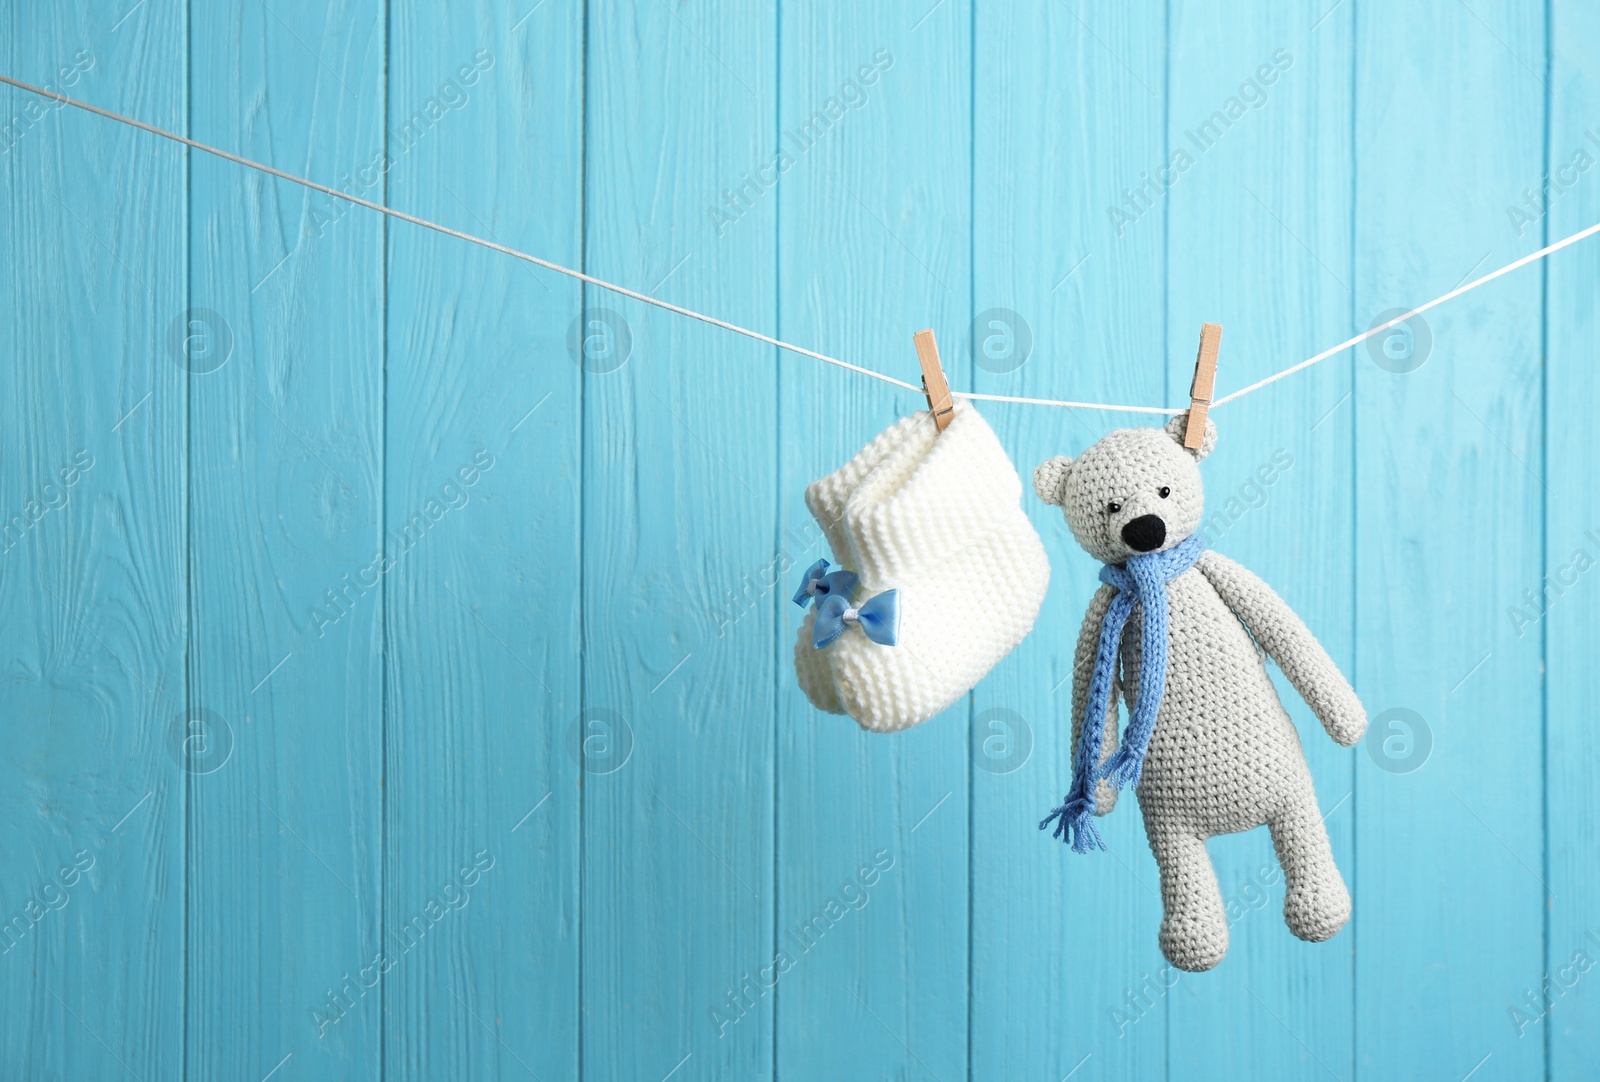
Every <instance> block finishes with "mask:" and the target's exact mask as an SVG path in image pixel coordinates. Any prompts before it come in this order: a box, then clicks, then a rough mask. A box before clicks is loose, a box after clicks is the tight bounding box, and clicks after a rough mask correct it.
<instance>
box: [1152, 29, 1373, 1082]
mask: <svg viewBox="0 0 1600 1082" xmlns="http://www.w3.org/2000/svg"><path fill="white" fill-rule="evenodd" d="M1329 6H1330V5H1318V4H1316V3H1304V4H1293V5H1287V6H1285V5H1281V4H1261V5H1260V6H1259V7H1257V8H1255V9H1254V10H1253V14H1251V15H1248V16H1243V15H1242V13H1241V12H1239V11H1238V10H1237V9H1235V10H1232V11H1229V12H1228V13H1226V14H1224V13H1221V12H1219V11H1217V10H1216V9H1215V8H1212V7H1210V6H1208V5H1204V4H1179V5H1175V6H1174V8H1173V11H1172V19H1173V21H1172V34H1173V38H1174V40H1177V41H1182V42H1183V43H1184V47H1183V48H1182V49H1181V50H1177V51H1175V52H1174V54H1173V65H1172V91H1171V93H1172V99H1171V101H1172V112H1171V114H1170V116H1169V119H1168V125H1167V133H1168V135H1167V138H1168V145H1169V147H1170V150H1171V152H1172V153H1174V154H1176V153H1177V152H1178V151H1179V150H1180V149H1183V150H1185V151H1187V152H1188V153H1190V154H1191V155H1193V157H1194V164H1193V166H1191V167H1190V168H1189V169H1188V170H1187V172H1182V173H1180V175H1179V179H1178V180H1177V182H1176V183H1175V184H1174V185H1173V186H1172V189H1171V191H1170V193H1169V194H1168V195H1167V197H1166V198H1167V200H1168V201H1169V203H1170V206H1169V210H1168V214H1169V220H1168V252H1167V270H1168V281H1169V289H1168V304H1167V356H1168V357H1169V358H1170V360H1169V369H1168V371H1169V376H1168V388H1169V393H1170V395H1171V397H1172V398H1173V399H1174V400H1175V401H1179V402H1181V401H1182V400H1183V398H1184V396H1185V394H1186V392H1187V389H1188V387H1189V380H1190V376H1191V374H1192V372H1193V361H1192V359H1191V352H1190V351H1191V350H1192V349H1193V348H1194V347H1193V342H1194V340H1195V336H1196V334H1197V333H1198V331H1199V324H1200V322H1201V321H1202V320H1214V321H1217V322H1220V323H1221V324H1222V325H1223V326H1224V327H1225V328H1226V333H1225V334H1224V335H1223V339H1222V355H1221V360H1220V362H1219V369H1218V380H1219V383H1218V390H1219V392H1221V393H1225V392H1226V391H1227V390H1230V389H1232V388H1235V387H1241V386H1244V385H1245V384H1248V383H1253V382H1255V381H1256V380H1258V379H1260V378H1262V377H1263V376H1266V375H1269V374H1271V373H1272V372H1274V371H1277V370H1278V369H1280V368H1283V367H1285V366H1286V365H1287V364H1288V363H1291V362H1292V361H1293V360H1294V359H1296V358H1300V357H1306V356H1309V355H1311V354H1313V353H1315V352H1317V351H1318V350H1320V349H1322V348H1324V347H1325V346H1326V344H1328V343H1330V342H1337V341H1339V340H1340V339H1342V338H1346V337H1348V336H1349V335H1350V333H1351V330H1350V325H1349V324H1350V310H1351V305H1352V303H1353V296H1352V293H1351V289H1352V285H1351V249H1350V244H1351V238H1350V198H1351V194H1350V185H1349V178H1348V175H1347V174H1346V172H1345V168H1344V167H1345V165H1346V163H1348V161H1349V160H1350V152H1351V147H1350V115H1351V114H1350V104H1351V103H1350V95H1351V84H1350V63H1349V16H1350V12H1349V11H1348V10H1343V9H1341V10H1340V11H1335V12H1334V13H1333V14H1332V15H1331V16H1330V17H1329V18H1328V19H1327V20H1326V21H1325V22H1323V23H1321V25H1317V23H1318V19H1319V17H1320V16H1321V15H1322V14H1323V13H1325V12H1326V11H1327V10H1328V7H1329ZM1313 27H1315V29H1313ZM1263 69H1265V71H1264V72H1263ZM1241 107H1242V112H1241ZM1219 113H1220V114H1221V117H1222V122H1219V121H1218V120H1217V115H1218V114H1219ZM1267 282H1270V283H1272V288H1271V289H1266V288H1260V287H1251V286H1250V285H1249V284H1250V283H1267ZM1350 387H1351V376H1350V360H1349V358H1348V357H1345V358H1340V359H1339V360H1336V361H1329V362H1328V363H1327V364H1325V365H1323V366H1322V367H1320V368H1318V369H1315V370H1313V371H1310V372H1306V373H1304V374H1303V375H1302V378H1300V379H1298V380H1296V381H1294V382H1293V383H1287V382H1286V383H1285V384H1282V385H1278V386H1275V387H1274V388H1273V393H1271V394H1270V395H1269V394H1266V393H1263V394H1259V395H1256V396H1253V397H1250V398H1246V399H1243V400H1241V401H1238V402H1235V403H1230V404H1228V405H1226V406H1223V407H1222V408H1221V409H1218V410H1217V411H1216V412H1215V414H1214V415H1213V417H1212V419H1213V420H1214V421H1215V422H1216V424H1217V431H1218V434H1217V446H1216V450H1215V452H1214V453H1213V454H1211V455H1210V456H1209V457H1207V458H1206V460H1205V462H1204V463H1202V465H1201V472H1202V473H1203V474H1204V475H1205V481H1206V511H1207V515H1206V519H1205V524H1206V540H1207V544H1208V545H1209V546H1210V547H1212V548H1214V549H1216V550H1217V551H1219V552H1221V553H1223V554H1225V555H1227V556H1229V557H1232V558H1233V559H1236V560H1239V561H1240V562H1241V563H1243V564H1244V565H1245V566H1246V567H1249V568H1250V569H1251V570H1252V571H1254V572H1255V573H1257V574H1258V575H1261V576H1262V577H1263V578H1264V579H1265V580H1266V581H1267V582H1269V583H1271V584H1272V586H1273V587H1274V588H1275V589H1276V590H1277V591H1278V592H1279V593H1280V594H1281V595H1282V596H1283V598H1284V599H1285V600H1286V601H1287V602H1288V603H1289V605H1290V607H1292V608H1293V609H1294V610H1295V611H1296V612H1297V613H1298V614H1299V615H1300V617H1301V619H1303V620H1304V621H1305V622H1306V624H1307V625H1308V626H1309V627H1310V628H1311V629H1312V632H1313V633H1314V634H1315V635H1316V636H1317V637H1318V639H1319V640H1321V642H1322V644H1323V645H1324V646H1325V647H1327V649H1328V651H1329V653H1330V654H1332V655H1333V657H1334V659H1335V660H1336V661H1337V662H1338V663H1339V664H1340V666H1341V667H1343V669H1344V671H1345V672H1346V673H1351V672H1352V661H1353V660H1354V658H1353V653H1352V642H1351V626H1352V604H1353V602H1354V594H1353V588H1352V583H1353V581H1354V580H1353V565H1352V561H1353V558H1354V553H1353V550H1352V543H1353V542H1352V535H1351V530H1350V518H1351V513H1352V511H1353V503H1352V491H1353V490H1352V484H1351V481H1352V473H1351V469H1352V467H1351V458H1350V426H1351V419H1352V416H1353V411H1352V410H1351V409H1350V404H1349V402H1348V401H1346V400H1345V399H1346V396H1347V395H1348V394H1349V392H1350ZM1272 669H1273V673H1274V676H1275V677H1277V681H1276V682H1277V685H1278V694H1279V698H1280V699H1282V701H1283V703H1284V704H1285V706H1286V707H1288V709H1289V712H1290V716H1291V717H1292V718H1293V719H1294V722H1295V727H1296V729H1297V730H1298V731H1299V734H1300V742H1301V745H1302V747H1303V748H1304V749H1305V753H1306V761H1307V763H1308V764H1309V765H1310V768H1311V775H1312V778H1313V779H1314V784H1315V786H1316V791H1317V798H1318V802H1319V804H1320V805H1321V807H1322V810H1323V812H1324V813H1325V814H1326V815H1327V819H1326V824H1327V828H1328V833H1329V836H1330V838H1331V840H1332V842H1333V847H1334V859H1335V860H1336V861H1337V863H1338V865H1339V868H1340V871H1341V873H1342V874H1343V875H1344V877H1345V880H1346V883H1347V885H1348V884H1353V883H1355V881H1356V861H1355V853H1354V848H1353V844H1352V842H1353V824H1354V822H1355V815H1356V812H1357V810H1358V808H1357V806H1356V802H1355V800H1354V797H1353V796H1352V789H1353V783H1354V769H1355V761H1356V757H1357V756H1358V755H1361V754H1362V752H1361V750H1360V749H1359V748H1357V749H1355V750H1353V751H1352V750H1349V749H1346V748H1341V747H1339V746H1338V745H1337V744H1336V743H1334V742H1333V740H1331V739H1330V738H1329V737H1328V735H1327V733H1326V732H1325V731H1324V730H1323V728H1322V725H1321V723H1320V722H1318V721H1317V719H1316V717H1315V716H1314V715H1313V714H1312V713H1311V711H1310V710H1309V709H1308V708H1307V706H1306V704H1305V702H1304V700H1302V699H1301V698H1300V696H1299V695H1298V694H1297V693H1296V692H1295V690H1294V689H1293V688H1292V687H1291V686H1289V684H1288V682H1287V681H1285V680H1283V679H1282V678H1281V674H1280V673H1278V672H1277V668H1276V666H1275V665H1274V666H1273V667H1272ZM1364 690H1365V688H1364V686H1363V685H1361V684H1359V683H1358V684H1357V691H1358V693H1360V692H1363V691H1364ZM1369 700H1370V696H1369ZM1208 848H1209V850H1210V852H1211V855H1212V862H1213V864H1214V865H1215V867H1216V871H1217V880H1218V883H1219V884H1220V886H1221V889H1222V895H1223V898H1224V900H1225V902H1226V904H1227V906H1228V907H1229V913H1230V919H1231V920H1232V925H1231V927H1230V939H1231V944H1230V947H1229V953H1228V958H1227V961H1226V962H1225V963H1224V964H1223V965H1221V966H1218V967H1217V969H1215V970H1214V971H1212V972H1210V973H1204V974H1197V975H1192V976H1185V977H1184V978H1183V980H1182V983H1181V984H1180V985H1179V986H1178V987H1176V988H1174V989H1173V990H1172V991H1171V992H1170V993H1168V995H1167V997H1166V998H1167V1003H1168V1007H1169V1010H1170V1012H1171V1013H1170V1021H1171V1030H1170V1032H1171V1048H1170V1053H1169V1055H1170V1062H1171V1063H1174V1064H1179V1063H1188V1062H1200V1063H1216V1062H1230V1063H1233V1064H1236V1065H1237V1069H1239V1070H1241V1071H1242V1072H1243V1073H1245V1074H1246V1075H1248V1076H1250V1077H1257V1078H1282V1079H1289V1078H1299V1079H1306V1080H1308V1082H1309V1080H1312V1079H1322V1080H1326V1079H1327V1078H1329V1076H1330V1073H1331V1074H1332V1075H1334V1076H1337V1077H1341V1078H1342V1077H1348V1076H1349V1074H1350V1073H1351V1069H1352V1064H1351V1057H1352V1052H1353V1047H1354V1045H1353V1041H1354V1021H1353V1017H1352V1011H1351V994H1352V991H1353V980H1354V950H1353V948H1354V943H1355V936H1354V933H1353V931H1352V926H1353V923H1354V922H1356V921H1361V920H1363V919H1365V918H1366V917H1367V916H1369V915H1375V914H1372V912H1371V910H1370V909H1369V908H1368V907H1367V905H1365V904H1362V905H1360V906H1358V907H1357V908H1356V914H1355V916H1354V917H1353V918H1352V926H1347V927H1346V929H1345V930H1344V931H1343V932H1341V933H1340V934H1339V935H1338V936H1336V937H1335V938H1334V939H1333V940H1331V941H1330V942H1328V943H1324V944H1317V945H1310V944H1306V943H1303V942H1301V941H1300V940H1298V939H1296V938H1295V937H1294V935H1293V934H1292V933H1291V932H1290V931H1289V929H1288V928H1287V926H1286V925H1285V924H1284V920H1283V898H1284V883H1283V877H1282V875H1281V873H1280V871H1279V865H1278V861H1277V858H1276V856H1275V854H1274V853H1273V848H1272V840H1271V836H1270V834H1269V833H1268V831H1267V829H1266V828H1265V827H1261V828H1258V829H1256V830H1253V831H1250V832H1248V833H1246V834H1243V835H1231V836H1226V837H1221V838H1216V839H1213V840H1212V841H1211V842H1210V844H1209V846H1208ZM1241 1033H1246V1034H1248V1035H1249V1039H1248V1040H1244V1041H1241V1040H1240V1034H1241Z"/></svg>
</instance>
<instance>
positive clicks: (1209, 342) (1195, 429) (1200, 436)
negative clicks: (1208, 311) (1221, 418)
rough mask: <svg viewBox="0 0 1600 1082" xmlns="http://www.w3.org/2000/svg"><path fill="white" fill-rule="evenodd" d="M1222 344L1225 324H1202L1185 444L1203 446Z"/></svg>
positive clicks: (1185, 428)
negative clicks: (1218, 355)
mask: <svg viewBox="0 0 1600 1082" xmlns="http://www.w3.org/2000/svg"><path fill="white" fill-rule="evenodd" d="M1221 345H1222V324H1220V323H1202V324H1200V355H1199V356H1198V357H1196V358H1195V359H1194V383H1192V384H1190V386H1189V423H1188V424H1187V425H1185V426H1184V429H1183V445H1184V446H1185V447H1187V448H1189V450H1191V451H1197V450H1199V449H1200V445H1201V444H1202V443H1204V442H1205V436H1206V411H1207V410H1209V409H1210V408H1211V391H1212V388H1213V387H1215V386H1216V382H1217V350H1218V349H1219V348H1220V347H1221Z"/></svg>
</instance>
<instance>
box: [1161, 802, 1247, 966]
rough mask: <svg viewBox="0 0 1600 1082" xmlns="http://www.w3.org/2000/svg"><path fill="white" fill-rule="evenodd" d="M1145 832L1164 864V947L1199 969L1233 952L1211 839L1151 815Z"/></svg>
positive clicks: (1177, 961) (1176, 960)
mask: <svg viewBox="0 0 1600 1082" xmlns="http://www.w3.org/2000/svg"><path fill="white" fill-rule="evenodd" d="M1145 833H1146V834H1147V835H1148V836H1149V838H1150V851H1151V852H1152V853H1154V854H1155V858H1156V865H1157V866H1158V867H1159V868H1160V869H1161V908H1162V915H1161V953H1162V954H1164V955H1166V956H1167V961H1169V962H1171V963H1172V964H1173V965H1175V966H1177V967H1178V968H1179V969H1183V970H1187V971H1189V972H1190V973H1199V972H1201V971H1202V970H1207V969H1210V968H1211V967H1212V966H1214V965H1216V964H1217V963H1218V962H1220V961H1222V956H1223V955H1225V954H1227V953H1228V917H1227V913H1226V912H1225V911H1224V910H1223V908H1222V892H1221V891H1220V890H1218V889H1217V873H1216V872H1215V871H1213V870H1212V868H1211V855H1210V854H1209V853H1207V852H1206V843H1205V839H1204V838H1201V837H1198V836H1196V835H1194V834H1188V833H1184V832H1183V831H1181V830H1178V829H1175V828H1173V827H1170V826H1167V825H1165V824H1161V823H1155V824H1152V823H1151V822H1150V821H1149V819H1148V818H1147V819H1146V821H1145Z"/></svg>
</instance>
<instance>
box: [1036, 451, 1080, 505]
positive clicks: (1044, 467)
mask: <svg viewBox="0 0 1600 1082" xmlns="http://www.w3.org/2000/svg"><path fill="white" fill-rule="evenodd" d="M1071 469H1072V459H1070V458H1068V457H1067V456H1066V455H1057V456H1056V457H1055V458H1052V459H1051V460H1050V461H1048V462H1041V463H1040V464H1039V465H1038V466H1037V467H1035V468H1034V471H1033V491H1034V492H1036V493H1037V494H1038V496H1039V498H1040V499H1041V500H1043V501H1044V502H1045V503H1049V504H1055V505H1056V506H1057V507H1060V506H1062V505H1063V504H1065V503H1066V492H1065V489H1066V484H1067V474H1068V473H1069V472H1070V471H1071Z"/></svg>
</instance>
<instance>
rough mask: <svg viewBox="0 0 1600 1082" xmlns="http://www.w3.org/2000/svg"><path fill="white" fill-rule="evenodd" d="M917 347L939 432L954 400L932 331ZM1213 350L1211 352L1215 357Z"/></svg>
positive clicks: (917, 336) (917, 338)
mask: <svg viewBox="0 0 1600 1082" xmlns="http://www.w3.org/2000/svg"><path fill="white" fill-rule="evenodd" d="M911 340H912V341H913V342H915V343H916V345H917V361H918V362H919V363H920V364H921V365H922V390H923V393H925V394H926V395H927V396H928V409H929V410H930V411H932V413H933V424H934V427H935V428H936V429H938V430H939V431H940V432H943V431H944V430H945V427H946V426H947V425H948V424H949V423H950V418H951V417H952V416H954V415H955V412H956V404H955V400H954V399H952V398H951V397H950V384H949V382H948V381H947V380H946V379H945V378H944V368H943V367H942V366H941V365H940V364H939V347H938V346H937V345H935V344H934V341H933V332H932V331H918V332H917V333H916V334H914V335H912V336H911ZM1215 352H1216V351H1215V350H1213V351H1212V353H1213V355H1215Z"/></svg>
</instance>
